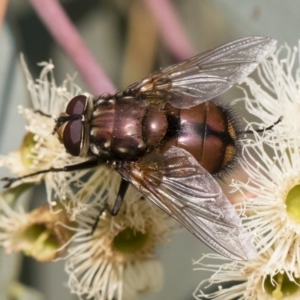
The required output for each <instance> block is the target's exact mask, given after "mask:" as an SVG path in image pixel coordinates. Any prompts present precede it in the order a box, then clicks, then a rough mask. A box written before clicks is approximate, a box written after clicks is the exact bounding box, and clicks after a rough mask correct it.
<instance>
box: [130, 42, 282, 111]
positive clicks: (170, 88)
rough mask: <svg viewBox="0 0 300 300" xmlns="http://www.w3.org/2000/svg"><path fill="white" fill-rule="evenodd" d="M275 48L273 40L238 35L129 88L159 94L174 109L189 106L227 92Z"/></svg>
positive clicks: (138, 91)
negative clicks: (240, 37)
mask: <svg viewBox="0 0 300 300" xmlns="http://www.w3.org/2000/svg"><path fill="white" fill-rule="evenodd" d="M275 49H276V41H275V40H273V39H270V38H265V37H247V38H242V39H239V40H236V41H233V42H231V43H228V44H225V45H222V46H220V47H217V48H215V49H213V50H209V51H206V52H204V53H202V54H199V55H197V56H195V57H192V58H190V59H188V60H185V61H183V62H181V63H179V64H176V65H173V66H170V67H167V68H165V69H162V70H160V71H158V72H155V73H153V74H151V75H150V76H149V77H147V78H145V79H144V80H142V81H141V82H139V83H136V84H133V85H132V86H130V87H129V89H131V90H132V91H134V92H135V93H145V94H146V95H147V94H148V96H149V97H154V95H159V96H163V97H165V98H166V99H168V102H169V103H170V104H172V105H173V106H174V107H177V108H188V107H192V106H195V105H198V104H201V103H202V102H204V101H207V100H210V99H212V98H214V97H216V96H218V95H220V94H222V93H224V92H225V91H227V90H228V89H229V88H230V87H232V86H233V85H234V84H235V83H236V82H237V81H239V80H240V79H241V78H243V77H245V76H247V75H248V74H250V73H251V72H252V71H253V70H254V69H255V68H256V67H257V66H258V64H259V63H261V62H262V61H263V60H265V59H266V58H267V57H268V56H270V54H271V53H272V52H274V50H275Z"/></svg>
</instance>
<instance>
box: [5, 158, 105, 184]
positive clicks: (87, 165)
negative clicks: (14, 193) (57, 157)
mask: <svg viewBox="0 0 300 300" xmlns="http://www.w3.org/2000/svg"><path fill="white" fill-rule="evenodd" d="M99 164H100V162H99V160H96V159H92V160H87V161H84V162H82V163H79V164H76V165H70V166H64V167H63V168H50V169H47V170H41V171H38V172H35V173H31V174H27V175H24V176H21V177H15V178H13V177H3V178H1V181H5V182H7V183H6V184H5V185H4V188H9V187H10V186H11V185H12V184H13V183H15V182H17V181H20V180H22V179H24V178H29V177H32V176H36V175H39V174H44V173H49V172H52V173H58V172H71V171H78V170H83V169H89V168H94V167H96V166H97V165H99Z"/></svg>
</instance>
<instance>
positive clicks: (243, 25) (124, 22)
mask: <svg viewBox="0 0 300 300" xmlns="http://www.w3.org/2000/svg"><path fill="white" fill-rule="evenodd" d="M0 1H2V0H0ZM60 2H61V4H62V5H63V7H64V9H65V10H66V12H67V14H68V16H69V17H70V18H71V20H72V22H73V23H74V24H75V26H76V28H77V29H78V31H79V32H80V34H81V36H82V38H83V39H84V41H85V43H86V44H87V45H88V48H89V49H90V51H91V52H92V53H93V55H94V56H95V57H96V59H97V61H98V63H99V64H100V65H101V66H102V67H103V69H104V70H105V72H106V73H107V75H108V76H109V78H110V79H111V81H112V82H113V83H114V85H115V86H116V87H117V88H124V87H126V86H127V85H129V84H130V83H133V82H134V81H137V80H139V79H141V78H142V77H144V76H146V75H148V74H149V73H150V72H151V71H153V70H155V69H157V68H159V67H163V66H167V65H169V64H171V63H175V62H177V61H179V59H180V58H179V56H178V55H176V54H174V52H173V51H172V49H170V47H169V46H168V45H167V44H166V42H165V37H164V36H163V34H162V29H161V27H160V26H159V25H158V24H157V22H155V21H154V18H153V15H152V13H151V11H150V10H149V8H148V6H146V4H145V1H142V0H85V1H78V0H64V1H60ZM156 2H157V3H158V4H157V5H159V1H156ZM170 2H171V4H172V5H173V7H174V9H175V11H176V13H177V14H178V17H179V20H180V24H181V26H182V28H183V29H184V31H185V33H186V38H187V39H188V41H189V42H190V44H191V45H192V46H191V47H192V48H193V49H194V51H195V54H196V53H200V52H203V51H205V50H208V49H210V48H213V47H215V46H218V45H220V44H222V43H225V42H229V41H232V40H234V39H237V38H241V37H245V36H251V35H259V36H268V37H272V38H275V39H277V40H278V41H279V44H282V43H285V42H287V43H288V44H289V45H291V46H294V45H298V40H299V36H300V35H299V33H298V28H300V18H299V10H300V3H298V2H296V1H286V2H283V1H281V0H264V1H260V0H252V1H246V0H222V1H218V0H185V1H180V0H177V1H175V0H173V1H170ZM61 30H64V29H63V28H61ZM173 34H174V35H175V37H176V32H173ZM21 52H22V53H24V55H25V58H26V61H27V64H28V67H29V69H30V70H31V72H32V75H33V77H34V78H36V77H38V75H39V72H40V68H39V67H38V66H37V63H38V62H41V61H49V59H52V61H53V63H54V65H55V71H54V72H55V76H56V81H57V83H58V84H60V83H61V81H62V80H63V79H64V78H65V76H66V74H71V75H73V74H74V73H76V69H75V67H74V66H73V64H72V62H71V61H70V60H69V58H68V57H67V56H66V55H65V53H64V52H63V51H62V50H61V48H60V47H59V46H58V45H57V43H56V42H55V40H54V39H53V38H52V36H51V35H50V34H49V32H48V30H47V29H46V28H45V27H44V25H43V24H42V23H41V21H40V19H39V17H38V16H37V14H36V12H35V11H34V9H33V8H32V6H31V5H30V1H19V0H10V1H9V3H8V6H7V11H6V14H5V17H4V20H3V24H2V28H1V33H0V154H1V155H4V154H6V153H8V152H9V151H12V150H14V149H16V148H17V147H18V145H19V143H20V141H21V139H22V136H23V130H24V126H23V120H22V118H20V117H19V116H18V114H17V106H18V105H21V104H22V105H29V103H30V101H29V98H28V93H27V91H26V83H25V81H24V76H23V73H22V69H21V68H20V64H19V54H20V53H21ZM184 55H185V53H183V55H182V57H184ZM76 82H77V83H78V84H79V85H80V86H81V87H82V89H83V90H86V91H87V92H89V91H91V89H90V87H89V86H88V85H87V84H86V83H85V81H84V80H83V79H82V77H81V76H80V74H78V75H77V77H76ZM103 92H105V91H103ZM234 97H235V91H234V90H233V91H231V92H230V93H229V94H228V95H227V98H229V99H232V98H234ZM4 174H5V170H2V169H1V171H0V177H2V176H3V175H4ZM33 193H34V197H32V198H34V199H38V200H39V201H43V199H45V196H44V195H43V190H42V189H37V190H35V191H34V192H33ZM207 252H209V249H208V248H207V247H205V246H204V245H203V244H202V243H201V242H199V241H198V240H196V239H195V238H194V237H193V236H192V235H191V234H190V233H188V232H187V231H186V230H182V231H181V232H180V233H179V234H177V235H175V236H174V237H173V238H172V241H171V242H170V243H169V244H168V245H167V246H162V247H160V248H159V249H158V251H157V253H158V256H159V257H160V258H161V259H162V261H163V265H164V268H165V285H164V289H163V290H162V291H161V292H160V293H158V294H155V295H150V296H144V297H142V299H144V300H146V299H147V300H152V299H173V300H179V299H187V300H188V299H193V297H192V293H193V291H194V290H195V288H196V286H197V285H198V283H199V282H200V281H201V280H203V279H205V278H207V277H208V276H210V274H209V273H205V272H199V271H193V267H192V261H193V259H194V260H197V259H199V258H200V257H201V255H202V253H207ZM0 259H1V263H0V266H1V267H0V276H1V277H0V281H1V283H0V290H2V289H1V287H3V289H4V287H5V286H6V285H7V282H9V280H11V278H18V276H19V275H18V274H20V278H21V282H22V283H24V284H25V285H27V286H30V287H33V288H35V289H36V290H37V291H39V292H40V294H37V293H35V294H34V295H35V297H36V299H47V300H54V299H65V300H68V299H77V297H76V296H72V295H70V293H69V291H68V288H67V286H66V282H67V276H66V274H65V272H64V269H63V263H60V262H57V263H51V264H50V263H49V264H48V263H47V264H41V263H37V262H35V261H34V260H32V259H30V258H22V257H20V256H13V255H10V256H6V255H2V256H1V258H0ZM31 295H33V294H31ZM41 295H43V297H44V298H42V296H41ZM3 297H4V296H3ZM32 297H33V296H29V298H28V299H33V298H32ZM0 299H6V298H5V297H4V298H0ZM17 299H21V298H17ZM24 299H25V298H24Z"/></svg>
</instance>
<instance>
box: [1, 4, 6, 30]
mask: <svg viewBox="0 0 300 300" xmlns="http://www.w3.org/2000/svg"><path fill="white" fill-rule="evenodd" d="M6 7H7V0H0V29H1V26H2V23H3V19H4V16H5V12H6Z"/></svg>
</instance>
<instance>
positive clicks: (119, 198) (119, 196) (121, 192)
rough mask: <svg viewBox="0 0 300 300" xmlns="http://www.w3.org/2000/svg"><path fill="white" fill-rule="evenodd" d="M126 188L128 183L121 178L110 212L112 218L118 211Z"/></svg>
mask: <svg viewBox="0 0 300 300" xmlns="http://www.w3.org/2000/svg"><path fill="white" fill-rule="evenodd" d="M128 186H129V182H128V181H126V180H125V179H123V178H122V181H121V183H120V187H119V191H118V194H117V198H116V201H115V204H114V207H113V208H112V210H111V212H110V213H111V215H112V216H116V215H117V214H118V212H119V211H120V208H121V206H122V203H123V199H124V196H125V193H126V191H127V189H128Z"/></svg>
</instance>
